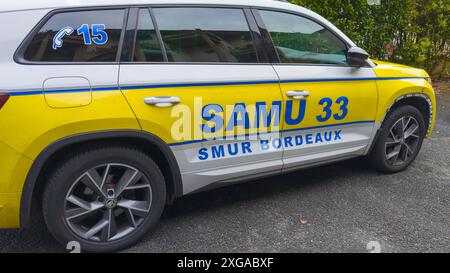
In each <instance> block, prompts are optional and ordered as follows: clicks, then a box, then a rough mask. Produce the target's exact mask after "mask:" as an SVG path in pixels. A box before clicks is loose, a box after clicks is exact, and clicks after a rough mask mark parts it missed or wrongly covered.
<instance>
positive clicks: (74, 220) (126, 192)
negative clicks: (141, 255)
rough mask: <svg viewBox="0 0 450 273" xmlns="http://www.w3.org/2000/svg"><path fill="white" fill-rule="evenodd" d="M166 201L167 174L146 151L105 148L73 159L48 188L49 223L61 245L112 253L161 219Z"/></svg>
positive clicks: (46, 216)
mask: <svg viewBox="0 0 450 273" xmlns="http://www.w3.org/2000/svg"><path fill="white" fill-rule="evenodd" d="M165 200H166V187H165V182H164V177H163V175H162V173H161V171H160V169H159V168H158V166H157V165H156V164H155V163H154V162H153V160H152V159H151V158H149V157H148V156H147V155H145V154H144V153H142V152H140V151H138V150H135V149H133V148H127V147H104V148H96V149H93V150H89V151H85V152H82V153H80V154H78V155H75V156H73V157H72V158H70V159H68V160H67V161H65V162H64V163H62V165H61V166H60V167H59V168H58V169H57V170H56V171H55V172H54V173H53V175H52V176H51V177H50V179H49V183H48V184H47V186H46V189H45V191H44V198H43V212H44V219H45V222H46V224H47V226H48V228H49V230H50V232H51V233H52V234H53V235H54V237H55V238H56V239H57V240H58V241H60V242H61V243H62V244H67V243H68V242H70V241H77V242H79V243H80V246H81V251H87V252H112V251H118V250H121V249H123V248H125V247H128V246H130V245H132V244H134V243H136V242H137V241H138V240H139V239H140V238H141V237H142V236H143V235H144V234H146V233H147V232H148V231H149V230H150V229H151V228H152V227H153V226H154V225H155V224H156V223H157V222H158V220H159V218H160V216H161V214H162V211H163V209H164V205H165Z"/></svg>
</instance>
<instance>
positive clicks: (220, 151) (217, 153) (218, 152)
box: [211, 145, 225, 158]
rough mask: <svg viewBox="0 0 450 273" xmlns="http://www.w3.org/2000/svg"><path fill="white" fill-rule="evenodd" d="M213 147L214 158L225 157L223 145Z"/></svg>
mask: <svg viewBox="0 0 450 273" xmlns="http://www.w3.org/2000/svg"><path fill="white" fill-rule="evenodd" d="M211 149H212V157H213V158H221V157H225V149H224V148H223V145H220V146H212V148H211Z"/></svg>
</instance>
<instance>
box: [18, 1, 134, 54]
mask: <svg viewBox="0 0 450 273" xmlns="http://www.w3.org/2000/svg"><path fill="white" fill-rule="evenodd" d="M124 15H125V11H124V10H95V11H94V10H92V11H76V12H63V13H58V14H55V15H54V16H52V17H51V18H50V20H48V21H47V23H46V24H45V25H44V26H43V27H42V28H41V29H40V30H39V32H38V33H37V34H36V35H35V37H33V39H32V41H31V43H30V44H29V45H28V48H27V49H26V50H25V54H24V58H25V60H27V61H33V62H114V61H116V59H117V52H118V50H119V43H120V37H121V33H122V28H123V22H124Z"/></svg>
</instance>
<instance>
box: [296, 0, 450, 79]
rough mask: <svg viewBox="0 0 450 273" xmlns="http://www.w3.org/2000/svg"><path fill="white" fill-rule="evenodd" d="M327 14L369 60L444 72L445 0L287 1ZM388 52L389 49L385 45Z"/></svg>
mask: <svg viewBox="0 0 450 273" xmlns="http://www.w3.org/2000/svg"><path fill="white" fill-rule="evenodd" d="M290 2H292V3H294V4H298V5H301V6H303V7H306V8H308V9H311V10H313V11H315V12H317V13H319V14H320V15H322V16H323V17H325V18H327V19H328V20H329V21H331V22H332V23H333V24H335V25H336V26H337V27H338V28H339V29H341V30H342V31H343V32H344V33H345V34H347V35H348V36H349V37H350V38H351V39H352V40H353V41H354V42H355V43H356V44H358V46H360V47H362V48H364V49H366V50H367V51H368V52H369V53H370V54H371V56H372V58H374V59H379V60H387V61H392V62H399V63H403V64H406V65H411V66H416V67H421V68H423V69H426V70H427V71H428V72H429V73H431V74H432V76H434V77H448V76H449V75H450V74H449V73H450V71H449V66H450V62H449V59H450V43H449V40H448V39H449V32H450V31H449V29H450V28H449V23H450V22H449V19H450V18H449V13H450V0H381V5H376V6H370V5H368V3H367V0H290ZM389 47H391V48H392V49H393V51H391V52H390V53H392V54H389V53H388V50H387V48H389Z"/></svg>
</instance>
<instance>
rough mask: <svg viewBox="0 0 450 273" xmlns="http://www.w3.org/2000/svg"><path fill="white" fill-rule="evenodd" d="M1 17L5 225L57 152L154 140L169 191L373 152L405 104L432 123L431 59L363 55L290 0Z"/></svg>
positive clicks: (16, 216)
mask: <svg viewBox="0 0 450 273" xmlns="http://www.w3.org/2000/svg"><path fill="white" fill-rule="evenodd" d="M199 18H200V19H199ZM230 18H231V19H230ZM197 19H198V22H197V21H196V20H197ZM83 20H85V21H83ZM138 20H139V21H138ZM0 22H1V24H2V25H3V26H7V27H4V28H3V29H2V30H1V35H0V44H1V46H2V50H1V51H0V75H2V77H1V79H0V227H2V228H19V227H28V226H29V225H30V223H31V217H32V215H34V213H33V211H34V209H40V207H41V203H42V202H43V199H45V198H43V197H42V195H43V192H44V191H45V190H46V184H47V182H48V180H49V179H50V177H51V176H52V175H53V174H54V172H55V171H56V169H57V168H58V166H60V165H61V164H62V163H64V162H65V161H66V159H67V157H68V156H69V155H74V154H77V151H81V150H86V149H88V148H89V149H90V150H92V149H95V147H97V146H104V145H108V144H110V145H112V146H114V145H122V144H123V145H129V146H132V147H133V148H136V149H137V150H140V151H142V152H143V153H145V154H146V155H147V156H148V157H149V158H151V159H152V160H153V161H154V162H155V163H156V165H157V166H158V168H159V169H160V170H161V173H162V175H163V176H164V183H165V191H166V194H167V198H165V200H164V202H165V203H170V202H172V201H173V200H174V199H175V198H178V197H181V196H183V195H186V194H191V193H195V192H198V191H203V190H206V189H210V188H213V187H216V186H223V185H228V184H230V183H234V182H240V181H244V180H251V179H256V178H259V177H264V176H269V175H276V174H282V173H285V172H291V171H295V170H299V169H303V168H308V167H312V166H318V165H322V164H329V163H331V162H335V161H340V160H345V159H349V158H353V157H362V156H367V155H370V154H371V152H372V150H373V149H374V147H375V146H376V143H377V141H378V138H379V136H380V134H381V132H382V129H383V124H384V123H385V122H386V119H387V117H388V116H389V113H391V112H392V111H393V110H394V109H397V108H398V107H399V106H411V107H414V108H415V109H417V110H418V111H419V112H420V115H421V116H422V118H423V121H424V123H425V127H424V128H421V129H422V130H424V134H423V137H425V136H430V134H431V132H432V129H433V126H434V120H435V110H436V101H435V95H434V92H433V88H432V86H431V84H430V79H429V78H430V77H429V75H428V74H427V73H426V72H425V71H423V70H421V69H415V68H411V67H407V66H403V65H398V64H392V63H387V62H381V61H375V60H370V59H367V56H365V54H364V51H361V50H359V49H358V48H357V47H356V45H355V44H354V43H353V42H352V41H351V40H350V39H349V38H348V37H347V36H346V35H345V34H344V33H343V32H341V31H340V30H339V29H337V28H336V27H335V26H333V25H332V24H331V23H330V22H328V21H327V20H326V19H324V18H323V17H321V16H320V15H318V14H316V13H314V12H312V11H309V10H307V9H304V8H302V7H299V6H296V5H292V4H289V3H284V2H281V1H269V0H230V1H227V2H226V3H223V1H216V0H211V1H207V0H170V1H164V0H133V1H125V0H95V1H87V0H80V1H57V0H43V1H32V2H30V1H24V0H16V1H8V2H6V3H2V4H0ZM11 22H14V24H11ZM204 26H207V27H209V28H210V29H209V30H208V31H205V30H202V27H204ZM289 27H290V28H292V29H291V30H289V31H284V30H283V28H289ZM227 28H228V29H227ZM297 32H298V33H301V35H298V36H295V37H294V36H289V35H291V34H290V33H297ZM69 36H70V39H68V37H69ZM65 38H66V39H65ZM308 39H309V40H308ZM163 41H164V42H163ZM304 41H306V42H305V44H306V45H307V46H302V48H296V47H297V45H299V44H302V42H304ZM66 48H67V49H66ZM353 51H355V53H352V52H353ZM349 52H350V53H351V54H354V56H356V59H358V56H362V57H363V58H362V63H361V64H360V65H355V63H350V60H349V58H350V55H351V54H350V53H349ZM95 54H97V55H95ZM364 56H365V57H364ZM360 61H361V58H360ZM415 119H418V118H415ZM181 123H182V124H184V125H185V127H189V128H191V129H190V130H187V129H186V128H184V127H183V126H178V125H180V124H181ZM420 123H421V122H420V121H418V124H419V125H420ZM186 124H188V126H186ZM177 126H178V127H177ZM181 127H183V128H184V129H186V130H187V131H186V130H184V129H180V128H181ZM174 128H175V129H174ZM177 128H178V129H180V130H178V131H177V130H176V129H177ZM174 130H175V131H177V133H174ZM421 137H422V136H421ZM394 139H395V137H394ZM420 144H421V142H420ZM418 146H419V147H418V149H420V145H418ZM416 155H417V154H415V155H414V157H415V156H416ZM397 157H398V154H397ZM406 157H408V151H406ZM410 163H411V162H408V164H406V162H405V166H402V168H401V169H404V167H407V165H409V164H410ZM398 170H400V169H398ZM398 170H394V171H398ZM44 201H45V200H44ZM113 201H114V200H111V202H113ZM111 249H112V250H114V249H115V248H111ZM90 250H93V251H95V249H92V248H91V249H90Z"/></svg>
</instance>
